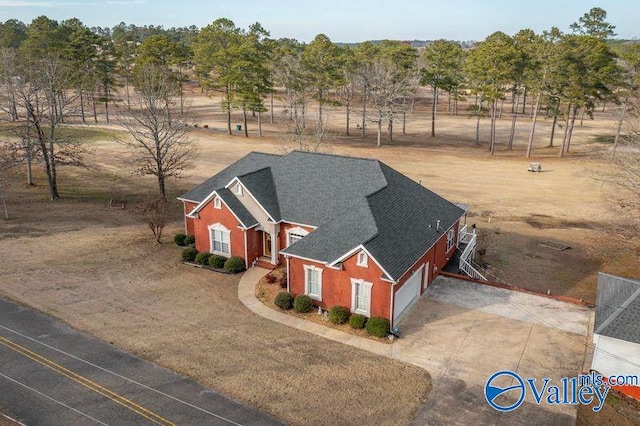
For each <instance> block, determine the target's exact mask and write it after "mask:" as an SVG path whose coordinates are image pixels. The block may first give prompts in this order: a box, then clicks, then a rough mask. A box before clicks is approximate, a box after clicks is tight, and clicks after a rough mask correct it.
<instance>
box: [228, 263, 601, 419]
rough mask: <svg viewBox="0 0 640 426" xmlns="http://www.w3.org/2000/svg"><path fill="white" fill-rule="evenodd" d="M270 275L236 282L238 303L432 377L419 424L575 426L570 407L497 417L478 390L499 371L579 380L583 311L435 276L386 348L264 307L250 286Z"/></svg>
mask: <svg viewBox="0 0 640 426" xmlns="http://www.w3.org/2000/svg"><path fill="white" fill-rule="evenodd" d="M268 272H269V271H268V270H266V269H261V268H251V269H250V270H249V271H247V272H246V273H245V275H244V276H243V277H242V279H241V280H240V285H239V288H238V296H239V298H240V300H241V301H242V303H244V304H245V305H246V306H247V307H248V308H249V309H250V310H252V311H253V312H255V313H256V314H258V315H261V316H263V317H265V318H268V319H271V320H273V321H276V322H279V323H282V324H285V325H288V326H290V327H294V328H297V329H299V330H304V331H308V332H310V333H313V334H316V335H318V336H322V337H325V338H328V339H331V340H334V341H336V342H340V343H344V344H346V345H350V346H354V347H356V348H360V349H363V350H366V351H369V352H373V353H375V354H378V355H382V356H386V357H389V358H392V359H396V360H399V361H402V362H406V363H408V364H412V365H415V366H417V367H420V368H423V369H425V370H427V371H428V372H429V373H430V374H431V377H432V380H433V384H434V389H433V391H432V392H431V393H430V396H429V399H428V400H427V402H426V404H425V405H424V406H423V407H422V409H421V410H420V411H419V412H418V414H417V417H416V419H415V420H414V424H416V425H418V424H460V425H465V424H469V423H477V424H513V425H520V424H522V425H528V424H573V423H574V422H575V418H576V412H577V410H576V407H575V406H566V405H562V406H555V407H546V406H545V407H544V408H543V407H541V406H538V405H536V404H533V403H531V400H530V399H529V398H528V399H527V400H526V402H525V403H524V404H523V405H522V406H521V407H520V408H519V409H518V410H515V411H513V412H510V413H500V412H498V411H496V410H494V409H492V408H491V407H490V406H489V405H488V404H487V403H486V401H485V398H484V394H483V389H484V384H485V382H486V380H487V379H488V378H489V377H490V376H491V375H492V374H493V373H495V372H496V371H499V370H504V369H511V370H512V371H516V372H517V373H518V374H522V375H523V377H551V378H553V379H554V381H555V380H560V378H562V377H573V376H575V375H576V374H579V373H580V372H581V371H582V368H583V363H584V362H585V358H586V357H587V356H588V353H586V352H585V345H586V343H587V334H588V332H587V329H588V322H589V321H588V318H589V315H590V313H591V314H592V312H591V310H589V309H588V308H583V307H575V306H573V305H569V304H565V303H563V302H556V301H553V300H550V299H547V298H542V297H539V296H535V295H530V294H526V295H524V296H523V295H521V294H519V293H517V294H515V293H513V292H511V291H508V290H501V289H500V290H499V291H498V289H494V288H485V286H482V285H480V284H472V283H468V282H466V281H460V280H456V279H453V278H443V277H438V278H437V279H436V280H435V281H434V283H433V285H432V286H431V287H430V288H429V291H428V294H425V295H424V296H422V297H421V298H420V299H419V300H418V302H417V303H416V305H415V306H414V307H413V309H412V310H411V312H410V313H409V314H408V315H407V316H406V317H405V318H404V319H403V320H402V321H401V323H400V324H399V326H400V329H401V330H402V333H403V335H402V338H400V339H399V340H398V341H397V342H395V343H394V344H392V345H389V344H384V343H379V342H376V341H373V340H370V339H366V338H362V337H358V336H354V335H351V334H348V333H344V332H342V331H338V330H335V329H332V328H330V327H326V326H324V325H320V324H315V323H312V322H310V321H306V320H304V319H300V318H296V317H292V316H290V315H287V314H284V313H281V312H278V311H276V310H273V309H271V308H268V307H267V306H264V305H263V304H262V302H260V301H259V300H258V299H257V298H256V296H255V287H256V284H257V283H258V281H259V280H260V279H261V278H262V277H263V276H264V275H266V274H267V273H268ZM585 365H586V364H585Z"/></svg>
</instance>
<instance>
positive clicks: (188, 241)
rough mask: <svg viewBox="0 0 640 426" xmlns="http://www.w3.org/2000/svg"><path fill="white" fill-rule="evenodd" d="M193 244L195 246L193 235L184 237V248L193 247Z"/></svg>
mask: <svg viewBox="0 0 640 426" xmlns="http://www.w3.org/2000/svg"><path fill="white" fill-rule="evenodd" d="M195 244H196V237H195V235H187V236H186V237H184V245H185V246H193V245H195Z"/></svg>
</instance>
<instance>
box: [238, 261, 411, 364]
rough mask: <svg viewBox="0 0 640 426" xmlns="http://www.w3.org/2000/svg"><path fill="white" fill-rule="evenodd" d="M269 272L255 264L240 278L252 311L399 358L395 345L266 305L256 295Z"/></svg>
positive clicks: (240, 292)
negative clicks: (285, 312)
mask: <svg viewBox="0 0 640 426" xmlns="http://www.w3.org/2000/svg"><path fill="white" fill-rule="evenodd" d="M269 272H270V271H269V270H268V269H264V268H260V267H257V266H254V267H252V268H250V269H249V270H248V271H247V272H245V273H244V275H243V276H242V278H241V279H240V283H239V284H238V298H239V299H240V301H241V302H242V303H244V305H245V306H246V307H247V308H249V309H250V310H251V311H253V312H255V313H256V314H258V315H260V316H262V317H265V318H268V319H270V320H272V321H275V322H279V323H281V324H284V325H288V326H289V327H293V328H297V329H298V330H304V331H308V332H309V333H313V334H316V335H318V336H321V337H324V338H326V339H330V340H334V341H336V342H340V343H344V344H345V345H350V346H355V347H356V348H360V349H363V350H365V351H369V352H373V353H375V354H378V355H383V356H386V357H389V358H398V357H397V356H396V354H395V351H394V346H395V345H387V344H384V343H380V342H376V341H373V340H370V339H365V338H363V337H358V336H354V335H352V334H349V333H345V332H343V331H340V330H336V329H334V328H331V327H327V326H324V325H320V324H315V323H313V322H311V321H307V320H304V319H301V318H296V317H293V316H291V315H287V314H283V313H281V312H278V311H276V310H273V309H271V308H268V307H266V306H265V305H264V304H263V303H262V302H261V301H260V300H258V298H257V297H256V284H258V281H260V280H261V279H262V277H264V276H265V275H267V274H268V273H269ZM420 367H422V366H420Z"/></svg>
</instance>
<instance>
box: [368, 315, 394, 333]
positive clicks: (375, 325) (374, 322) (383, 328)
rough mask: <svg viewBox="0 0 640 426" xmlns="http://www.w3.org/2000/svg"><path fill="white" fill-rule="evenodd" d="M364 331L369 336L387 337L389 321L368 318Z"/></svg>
mask: <svg viewBox="0 0 640 426" xmlns="http://www.w3.org/2000/svg"><path fill="white" fill-rule="evenodd" d="M366 329H367V333H369V334H370V335H371V336H375V337H387V336H388V335H389V320H388V319H386V318H380V317H372V318H369V321H367V325H366Z"/></svg>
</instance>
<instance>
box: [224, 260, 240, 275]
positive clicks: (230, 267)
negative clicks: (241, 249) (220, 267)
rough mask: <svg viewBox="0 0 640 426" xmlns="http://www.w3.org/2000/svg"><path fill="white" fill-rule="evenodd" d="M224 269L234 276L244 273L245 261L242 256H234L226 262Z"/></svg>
mask: <svg viewBox="0 0 640 426" xmlns="http://www.w3.org/2000/svg"><path fill="white" fill-rule="evenodd" d="M224 269H226V270H227V271H229V272H231V273H232V274H237V273H238V272H242V271H244V269H245V268H244V259H243V258H241V257H240V256H233V257H230V258H228V259H227V261H226V262H224Z"/></svg>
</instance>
